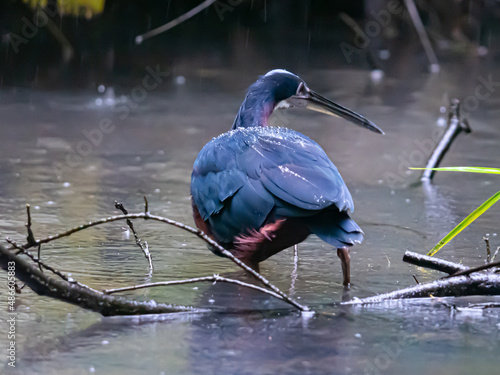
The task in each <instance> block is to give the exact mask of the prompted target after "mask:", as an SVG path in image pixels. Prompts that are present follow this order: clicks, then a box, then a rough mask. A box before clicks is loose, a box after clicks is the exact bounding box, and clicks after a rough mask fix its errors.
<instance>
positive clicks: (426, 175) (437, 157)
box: [420, 99, 471, 182]
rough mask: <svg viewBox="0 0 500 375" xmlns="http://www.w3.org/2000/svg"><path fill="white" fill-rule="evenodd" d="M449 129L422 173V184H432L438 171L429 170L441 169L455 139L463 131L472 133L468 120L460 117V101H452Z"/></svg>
mask: <svg viewBox="0 0 500 375" xmlns="http://www.w3.org/2000/svg"><path fill="white" fill-rule="evenodd" d="M448 124H449V125H448V129H447V130H446V132H445V133H444V135H443V138H441V140H440V141H439V143H438V144H437V145H436V148H435V149H434V151H433V152H432V155H431V157H430V158H429V160H428V161H427V165H426V166H425V168H426V169H425V170H424V172H423V173H422V177H421V178H420V180H421V181H422V182H430V181H431V180H432V178H433V177H434V174H435V173H436V171H433V170H431V169H429V168H437V167H439V163H441V160H443V158H444V155H445V154H446V152H448V149H449V148H450V146H451V144H452V143H453V141H454V140H455V138H456V137H457V136H458V135H459V134H460V133H461V132H462V131H463V132H465V133H470V132H471V129H470V126H469V123H468V122H467V121H466V120H462V118H461V115H460V101H459V100H458V99H453V100H452V101H451V105H450V109H449V114H448Z"/></svg>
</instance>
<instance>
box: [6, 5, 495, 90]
mask: <svg viewBox="0 0 500 375" xmlns="http://www.w3.org/2000/svg"><path fill="white" fill-rule="evenodd" d="M394 1H396V2H397V1H399V2H400V4H399V6H402V7H403V6H404V5H403V2H402V1H401V0H371V1H363V0H338V1H326V0H288V1H277V0H240V1H237V0H236V1H235V0H231V1H229V0H220V1H217V2H216V3H215V4H213V5H212V6H210V7H208V8H207V9H205V10H204V11H202V12H201V13H199V14H197V15H196V16H194V17H193V18H191V19H189V20H188V21H186V22H184V23H182V24H180V25H179V26H176V27H175V28H173V29H171V30H169V31H168V32H166V33H164V34H162V35H159V36H157V37H155V38H152V39H150V40H147V41H145V42H144V43H143V44H142V45H136V44H135V43H134V40H135V37H136V36H137V35H140V34H143V33H145V32H147V31H148V30H151V29H153V28H155V27H158V26H161V25H162V24H164V23H167V22H168V21H171V20H173V19H175V18H177V17H179V16H180V15H182V14H184V13H186V12H188V11H189V10H191V9H192V8H194V7H195V6H197V5H199V4H200V3H202V0H169V1H166V0H143V1H123V0H2V1H1V2H0V43H1V44H0V87H2V86H4V85H16V86H27V87H40V88H50V87H88V88H90V87H95V86H96V84H97V83H104V84H120V83H123V84H127V82H129V83H130V81H129V80H131V79H134V78H133V77H137V76H139V77H141V76H142V74H143V71H144V67H145V66H147V65H151V66H156V65H157V64H160V65H161V66H162V68H163V69H167V68H169V69H171V70H173V71H178V70H180V71H181V73H183V74H185V71H186V70H190V71H203V72H205V73H206V72H210V74H219V73H217V72H223V71H225V70H228V69H229V70H230V69H234V68H235V67H237V68H238V69H240V70H241V69H242V70H252V69H254V70H258V71H262V70H265V69H268V68H270V67H272V66H270V65H271V64H270V63H269V62H270V61H272V62H273V65H280V66H282V67H287V68H288V69H290V70H293V71H298V72H301V71H304V70H307V69H333V68H345V67H346V66H349V67H350V68H358V67H359V68H362V69H382V70H384V71H386V72H387V73H388V74H401V75H404V74H407V73H405V72H404V69H401V67H404V66H405V65H408V64H414V65H416V66H418V65H421V66H422V65H424V64H425V56H424V55H423V54H422V48H421V44H420V41H419V40H418V37H417V34H416V32H415V28H414V25H413V24H412V23H411V20H409V19H408V17H404V15H393V16H392V17H390V21H389V22H388V24H387V25H386V24H384V22H383V21H381V20H380V17H378V15H379V14H380V12H384V11H387V9H389V7H390V4H392V2H394ZM415 3H416V5H417V8H418V10H419V12H420V16H421V18H422V21H423V23H424V25H425V28H426V30H427V32H428V34H429V37H430V39H431V42H432V44H433V46H434V48H435V49H436V53H437V54H438V58H444V59H446V58H448V56H453V55H455V56H456V55H458V56H477V55H482V56H484V55H485V54H486V53H491V51H492V50H494V49H495V46H496V45H498V43H495V42H496V38H495V36H496V35H497V34H498V32H499V31H500V30H499V29H500V23H499V22H498V20H499V19H500V16H499V13H500V6H499V3H498V2H497V1H496V0H481V1H468V0H441V1H430V0H416V1H415ZM54 9H55V10H56V11H55V12H54V11H53V10H54ZM40 11H42V12H44V13H43V14H42V13H40ZM44 15H45V16H44ZM345 15H347V16H348V17H344V16H345ZM44 17H45V18H47V20H45V19H44ZM346 19H352V20H354V22H355V23H357V24H358V25H359V26H358V29H359V30H366V27H367V25H368V24H369V23H370V22H376V23H377V22H378V23H379V24H381V27H380V29H379V30H378V32H376V33H375V35H373V36H370V37H369V43H368V44H367V46H365V47H362V48H360V49H359V52H357V53H354V54H353V55H352V59H350V60H352V61H347V60H346V58H345V56H344V55H343V53H342V50H341V48H339V46H340V44H341V43H342V42H346V43H349V44H351V45H354V41H355V38H356V31H355V30H356V29H355V28H354V29H353V27H352V24H351V25H348V24H347V23H346V22H345V20H346ZM37 20H42V21H43V22H42V23H41V24H39V23H38V21H37ZM37 24H39V26H37ZM45 24H46V25H45ZM395 62H397V64H398V68H397V69H388V66H389V64H392V65H391V66H394V63H395ZM214 72H215V73H214ZM200 74H201V73H200ZM135 79H137V78H135Z"/></svg>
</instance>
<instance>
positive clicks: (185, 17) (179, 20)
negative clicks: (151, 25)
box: [135, 0, 216, 44]
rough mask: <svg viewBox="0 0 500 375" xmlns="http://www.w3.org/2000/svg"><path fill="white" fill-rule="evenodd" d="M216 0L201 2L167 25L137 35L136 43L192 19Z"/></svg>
mask: <svg viewBox="0 0 500 375" xmlns="http://www.w3.org/2000/svg"><path fill="white" fill-rule="evenodd" d="M215 1H216V0H205V1H204V2H203V3H201V4H200V5H197V6H196V7H194V8H193V9H191V10H190V11H189V12H186V13H184V14H183V15H181V16H179V17H177V18H176V19H174V20H172V21H170V22H168V23H166V24H165V25H162V26H160V27H157V28H156V29H153V30H150V31H148V32H147V33H144V34H142V35H138V36H136V37H135V43H136V44H141V43H142V42H143V41H145V40H146V39H149V38H152V37H154V36H156V35H158V34H161V33H164V32H165V31H167V30H170V29H171V28H173V27H175V26H177V25H179V24H181V23H182V22H184V21H186V20H188V19H190V18H191V17H193V16H194V15H196V14H198V13H200V12H201V11H202V10H203V9H205V8H208V7H209V6H210V5H212V4H213V3H215Z"/></svg>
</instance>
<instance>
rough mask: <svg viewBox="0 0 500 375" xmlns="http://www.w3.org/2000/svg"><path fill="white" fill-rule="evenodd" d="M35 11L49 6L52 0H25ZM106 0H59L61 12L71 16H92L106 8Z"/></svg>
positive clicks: (58, 6)
mask: <svg viewBox="0 0 500 375" xmlns="http://www.w3.org/2000/svg"><path fill="white" fill-rule="evenodd" d="M23 1H24V2H25V3H26V4H28V5H29V6H30V7H31V9H33V11H36V9H37V8H39V7H41V8H45V7H47V5H48V3H49V2H50V0H23ZM104 3H105V0H57V8H58V9H59V12H60V14H62V15H70V16H76V17H78V16H85V17H86V18H92V17H93V16H95V15H98V14H99V13H102V11H103V10H104Z"/></svg>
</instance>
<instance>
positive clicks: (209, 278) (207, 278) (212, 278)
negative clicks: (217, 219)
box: [102, 275, 286, 302]
mask: <svg viewBox="0 0 500 375" xmlns="http://www.w3.org/2000/svg"><path fill="white" fill-rule="evenodd" d="M205 281H211V282H218V281H221V282H225V283H231V284H237V285H240V286H244V287H245V288H250V289H255V290H258V291H260V292H262V293H266V294H269V295H271V296H273V297H275V298H277V299H279V300H282V301H283V297H281V296H280V295H279V294H277V293H274V292H271V291H270V290H267V289H265V288H262V287H260V286H257V285H253V284H248V283H245V282H243V281H239V280H234V279H228V278H226V277H222V276H219V275H213V276H204V277H196V278H193V279H184V280H171V281H158V282H155V283H147V284H139V285H133V286H126V287H123V288H115V289H105V290H103V291H102V292H103V293H104V294H112V293H117V292H126V291H130V290H137V289H143V288H152V287H157V286H170V285H181V284H192V283H198V282H205ZM285 302H286V301H285Z"/></svg>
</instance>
